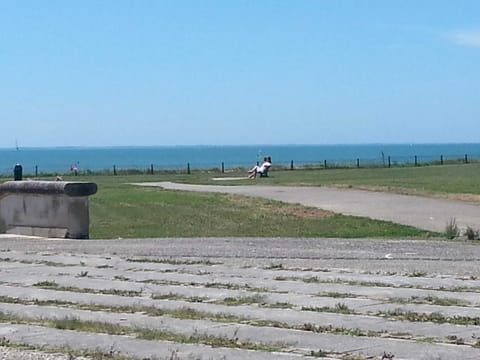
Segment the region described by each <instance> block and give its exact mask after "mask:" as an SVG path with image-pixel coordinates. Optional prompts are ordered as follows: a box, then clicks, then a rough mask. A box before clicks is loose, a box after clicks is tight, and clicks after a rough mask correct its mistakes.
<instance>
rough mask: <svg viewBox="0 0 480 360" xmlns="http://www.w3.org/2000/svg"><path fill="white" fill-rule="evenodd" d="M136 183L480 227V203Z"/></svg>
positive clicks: (425, 223) (441, 226)
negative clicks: (453, 221)
mask: <svg viewBox="0 0 480 360" xmlns="http://www.w3.org/2000/svg"><path fill="white" fill-rule="evenodd" d="M135 185H141V186H151V187H161V188H163V189H168V190H182V191H198V192H214V193H225V194H237V195H245V196H252V197H260V198H265V199H272V200H278V201H283V202H287V203H295V204H302V205H305V206H312V207H316V208H320V209H323V210H329V211H333V212H335V213H338V214H344V215H352V216H362V217H368V218H372V219H377V220H384V221H391V222H394V223H397V224H403V225H410V226H414V227H416V228H419V229H424V230H428V231H435V232H443V231H445V228H446V226H447V224H448V223H449V222H450V221H452V219H455V221H456V223H457V224H458V226H459V227H460V228H461V229H465V228H466V227H467V226H470V227H472V228H473V229H478V228H480V204H478V203H473V202H466V201H459V200H446V199H435V198H428V197H422V196H411V195H400V194H393V193H384V192H378V191H367V190H357V189H338V188H329V187H313V186H268V185H247V186H224V185H192V184H178V183H172V182H150V183H139V184H135Z"/></svg>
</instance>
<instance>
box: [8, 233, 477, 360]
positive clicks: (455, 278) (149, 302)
mask: <svg viewBox="0 0 480 360" xmlns="http://www.w3.org/2000/svg"><path fill="white" fill-rule="evenodd" d="M0 249H1V250H2V251H0V264H1V268H0V313H1V314H2V321H0V338H1V339H3V340H2V344H1V345H3V346H0V358H1V359H5V360H18V359H22V360H25V359H30V360H66V359H67V358H68V359H71V358H75V359H78V360H80V359H81V358H80V357H78V358H77V356H76V355H75V352H80V351H88V352H90V353H92V354H95V355H96V357H95V358H102V359H103V358H105V359H107V358H113V357H115V358H116V356H118V357H122V359H125V360H145V359H151V360H154V359H175V360H187V359H199V360H207V359H228V360H235V359H239V360H243V359H249V360H250V359H252V360H270V359H272V360H276V359H283V360H297V359H298V360H302V359H305V360H307V359H311V360H314V359H323V360H333V359H337V360H340V359H346V358H347V357H348V358H349V359H350V358H352V359H353V358H355V359H359V360H367V359H373V360H381V359H394V360H397V359H398V360H406V359H408V360H446V359H448V360H478V359H479V358H480V348H479V346H480V339H479V336H478V334H480V325H479V324H478V319H479V317H480V268H479V267H478V261H479V259H480V247H479V246H478V245H476V244H474V243H471V242H449V241H435V240H428V241H426V240H418V241H413V240H406V241H405V240H381V241H380V240H369V239H362V240H359V239H294V238H287V239H283V238H275V239H255V238H224V239H221V238H192V239H182V238H179V239H171V238H169V239H122V240H88V241H79V240H68V239H67V240H53V239H40V238H35V239H34V238H29V237H14V236H11V235H9V236H6V235H0ZM386 254H388V255H389V256H385V255H386ZM430 318H432V319H435V322H432V321H429V320H430ZM458 320H462V321H464V324H463V325H459V324H458ZM93 325H95V326H93ZM70 328H71V329H75V330H68V329H70ZM20 344H22V345H24V346H25V345H28V346H30V347H32V349H33V350H35V352H31V351H29V352H25V351H22V352H16V353H15V352H12V350H11V349H9V348H7V347H6V346H8V347H10V348H13V347H16V346H18V345H20ZM5 345H6V346H5ZM48 350H51V351H56V352H58V353H63V354H56V355H52V354H47V353H46V351H48ZM7 353H8V354H7ZM6 354H7V355H6ZM89 358H90V357H89ZM92 358H93V356H92Z"/></svg>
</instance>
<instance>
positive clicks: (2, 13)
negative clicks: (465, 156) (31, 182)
mask: <svg viewBox="0 0 480 360" xmlns="http://www.w3.org/2000/svg"><path fill="white" fill-rule="evenodd" d="M0 123H1V131H0V147H14V146H15V141H16V139H18V143H19V145H20V146H25V147H27V146H68V145H71V146H115V145H190V144H226V145H237V144H339V143H341V144H359V143H423V142H426V143H431V142H479V137H480V1H478V0H471V1H462V0H451V1H447V0H369V1H367V0H349V1H347V0H310V1H303V0H295V1H294V0H289V1H286V0H274V1H270V0H218V1H209V0H191V1H183V0H172V1H162V0H157V1H146V0H130V1H122V0H95V1H88V0H82V1H64V0H48V1H36V0H35V1H15V0H0Z"/></svg>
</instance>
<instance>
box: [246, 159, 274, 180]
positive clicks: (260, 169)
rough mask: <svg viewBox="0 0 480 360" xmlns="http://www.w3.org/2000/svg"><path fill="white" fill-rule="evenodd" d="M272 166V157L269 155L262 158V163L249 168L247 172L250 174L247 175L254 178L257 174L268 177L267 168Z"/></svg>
mask: <svg viewBox="0 0 480 360" xmlns="http://www.w3.org/2000/svg"><path fill="white" fill-rule="evenodd" d="M271 166H272V159H271V157H270V156H268V157H264V158H263V163H262V165H260V166H259V165H256V166H254V167H253V168H251V169H250V170H249V171H248V173H249V174H250V175H249V176H248V178H249V179H255V178H256V177H257V174H260V177H268V170H269V169H270V167H271Z"/></svg>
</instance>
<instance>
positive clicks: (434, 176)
mask: <svg viewBox="0 0 480 360" xmlns="http://www.w3.org/2000/svg"><path fill="white" fill-rule="evenodd" d="M479 175H480V165H478V164H471V165H449V166H428V167H417V168H414V167H405V168H391V169H388V168H373V169H331V170H295V171H289V170H283V171H275V170H274V171H272V172H271V176H270V177H269V178H262V179H260V178H258V179H256V180H253V181H252V180H235V181H222V182H218V181H213V180H212V178H213V177H221V176H226V177H235V176H239V177H240V176H245V173H244V172H229V173H227V174H224V175H221V174H218V173H208V172H193V173H192V174H190V175H187V174H156V175H129V176H128V175H122V176H106V175H105V176H78V177H66V178H65V179H64V180H78V181H93V182H96V183H97V184H98V186H99V192H98V193H97V194H96V195H95V196H92V197H91V199H90V204H91V237H92V238H119V237H122V238H133V237H139V238H144V237H191V236H201V237H214V236H219V237H224V236H225V237H226V236H228V237H230V236H261V237H280V236H282V237H283V236H287V237H348V238H352V237H354V238H361V237H389V238H395V237H402V238H404V237H429V236H435V235H438V234H430V233H428V232H424V231H419V230H416V229H413V228H411V227H406V226H401V225H396V224H392V223H387V222H382V221H374V220H370V219H365V218H356V217H349V216H342V215H335V214H331V213H328V212H325V211H322V210H318V209H312V208H305V207H301V206H295V205H290V204H283V203H280V202H275V201H265V200H257V199H251V198H245V197H240V196H233V195H221V194H202V193H189V192H178V191H167V190H162V189H151V188H150V189H149V188H140V187H135V186H132V185H129V183H133V182H143V181H174V182H188V183H215V184H219V183H220V184H225V185H227V184H229V185H232V184H276V185H298V186H302V185H314V186H340V187H359V188H369V189H375V190H378V189H381V190H388V191H394V192H402V193H409V194H422V195H428V196H441V197H453V198H467V199H470V200H472V199H473V200H476V199H477V198H480V197H479V196H480V183H479V182H478V178H479Z"/></svg>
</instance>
